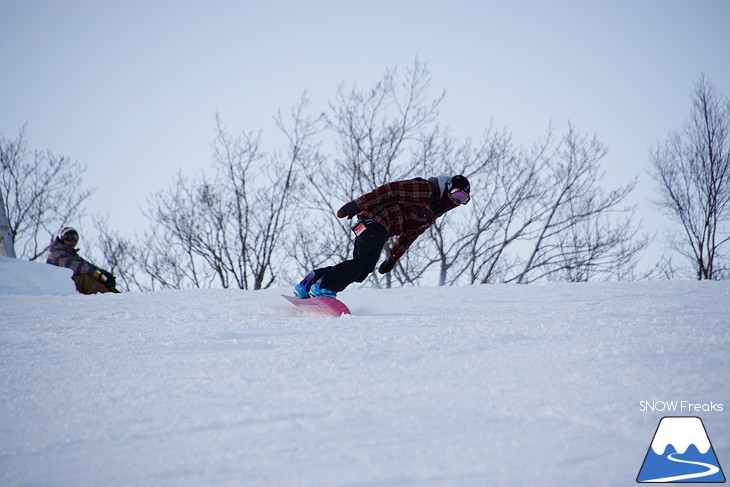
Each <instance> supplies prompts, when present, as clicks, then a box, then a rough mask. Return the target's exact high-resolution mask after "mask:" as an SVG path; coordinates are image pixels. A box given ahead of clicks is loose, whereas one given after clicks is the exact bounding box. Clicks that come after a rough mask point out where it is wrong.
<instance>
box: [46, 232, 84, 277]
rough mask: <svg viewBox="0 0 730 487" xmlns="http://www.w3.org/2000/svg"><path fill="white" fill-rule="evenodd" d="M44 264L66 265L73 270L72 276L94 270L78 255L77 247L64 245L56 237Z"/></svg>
mask: <svg viewBox="0 0 730 487" xmlns="http://www.w3.org/2000/svg"><path fill="white" fill-rule="evenodd" d="M46 264H51V265H55V266H58V267H68V268H69V269H71V270H72V271H74V276H75V275H77V274H93V273H94V271H95V270H96V267H94V265H93V264H91V263H90V262H87V261H86V260H84V259H83V258H81V256H79V254H78V250H77V249H73V248H70V247H67V246H65V245H64V244H63V242H61V241H59V240H58V239H56V240H54V241H53V243H52V244H51V249H50V253H49V254H48V258H47V259H46Z"/></svg>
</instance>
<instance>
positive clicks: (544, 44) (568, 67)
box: [0, 0, 730, 233]
mask: <svg viewBox="0 0 730 487" xmlns="http://www.w3.org/2000/svg"><path fill="white" fill-rule="evenodd" d="M729 20H730V2H728V1H726V0H696V1H690V0H686V1H680V0H632V1H629V0H617V1H610V2H606V1H585V0H584V1H565V0H563V1H552V2H543V1H509V2H508V1H500V2H497V1H458V0H457V1H450V2H440V1H392V0H391V1H375V2H351V1H321V0H320V1H310V2H293V1H291V2H286V1H271V2H249V1H223V0H212V1H206V2H173V1H167V0H166V1H139V0H133V1H129V2H99V1H94V0H88V1H76V0H70V1H63V2H61V1H34V2H22V1H14V0H4V1H2V2H1V3H0V52H1V53H2V60H3V74H2V76H0V92H2V97H1V98H0V132H2V133H3V135H4V136H5V137H6V138H12V137H14V136H15V135H16V134H17V133H18V130H19V129H20V127H21V126H22V125H23V124H25V123H26V122H27V124H28V126H27V133H26V135H27V140H28V142H29V143H30V146H31V147H33V148H38V149H50V150H52V151H53V152H54V153H56V154H62V155H66V156H69V157H71V158H72V159H74V160H77V161H79V162H80V163H81V164H82V165H85V166H86V167H87V171H86V173H85V174H84V175H83V181H84V184H85V186H87V187H96V188H97V189H96V193H95V194H94V196H93V197H92V199H91V200H90V201H89V202H88V204H87V208H88V212H89V213H90V214H108V215H109V222H110V225H111V226H112V228H116V229H120V230H123V231H135V230H136V231H139V232H140V233H141V232H142V231H143V230H144V229H145V228H146V227H147V221H146V220H145V219H144V217H143V216H142V212H141V208H142V207H144V206H145V201H146V198H147V197H148V196H150V195H151V194H152V193H154V192H155V191H158V190H161V189H163V188H165V187H167V186H168V184H169V182H170V180H171V178H172V177H173V176H174V175H175V174H177V172H178V171H180V170H182V171H183V172H184V173H185V174H188V175H191V176H192V175H194V174H197V173H199V172H200V171H201V170H203V169H207V167H208V166H209V164H210V157H211V148H210V143H211V141H212V139H213V136H214V127H215V125H214V117H215V114H216V113H217V112H218V113H220V115H221V118H222V120H223V122H224V124H225V125H226V126H227V127H228V128H229V129H230V130H231V131H233V132H240V131H243V130H245V131H259V130H261V131H262V132H263V134H264V140H266V135H267V134H273V133H274V132H275V130H276V129H275V127H274V124H273V120H272V119H273V116H274V115H275V114H276V112H277V110H279V109H281V110H282V111H287V110H288V109H289V108H290V107H291V106H292V105H294V104H295V103H296V102H297V101H298V100H299V98H300V97H301V95H302V93H303V91H304V90H306V91H307V92H308V95H309V97H310V99H311V106H312V109H313V111H314V112H315V113H316V112H318V111H322V110H325V109H326V106H327V100H329V99H331V98H333V96H334V94H335V91H336V88H337V85H338V84H339V83H340V82H343V81H344V82H345V83H346V84H347V85H350V84H352V83H356V84H357V85H358V86H360V87H363V88H364V87H369V86H371V85H372V84H373V83H375V82H376V81H377V80H379V79H380V78H381V76H382V75H383V73H384V72H385V70H386V68H389V67H394V66H398V67H399V69H400V70H401V71H402V70H404V69H405V68H406V67H408V66H409V65H411V64H412V62H413V60H414V59H415V58H416V57H418V58H419V59H420V60H421V61H422V62H424V63H427V64H428V67H429V70H430V73H431V77H432V90H433V94H434V95H436V94H438V93H439V92H440V91H441V90H445V91H446V98H445V100H444V101H443V103H442V105H441V116H440V121H441V122H442V123H443V124H445V125H448V126H450V127H451V130H452V132H453V133H454V135H457V136H460V137H466V136H471V137H472V138H479V136H480V135H481V134H482V132H483V131H484V129H485V128H486V127H487V126H489V124H490V122H493V123H494V125H495V126H496V127H504V128H506V130H507V131H508V132H511V133H512V134H513V136H514V138H515V140H517V141H519V142H522V143H524V144H525V145H528V144H529V143H530V142H532V141H534V140H535V139H537V137H539V136H540V135H542V134H543V133H544V131H545V129H546V128H547V126H548V125H549V124H550V123H551V122H552V124H553V126H554V128H555V130H556V131H557V132H558V133H561V132H562V131H564V129H565V128H566V126H567V123H568V121H570V122H572V123H573V124H574V125H575V127H576V128H577V130H578V131H579V132H581V133H588V134H593V133H595V134H596V135H597V136H598V139H599V140H601V141H602V142H603V143H604V144H606V145H607V146H608V150H609V152H608V155H607V156H606V158H604V159H603V166H604V168H605V170H606V173H607V179H606V182H605V184H604V187H606V189H609V188H610V187H615V186H616V185H619V184H624V183H626V182H628V181H629V180H630V179H631V178H632V177H633V176H634V175H636V174H640V180H641V184H640V186H639V189H638V190H637V193H635V194H634V198H633V199H634V201H636V202H637V204H639V206H640V215H643V216H642V217H643V218H644V220H645V221H647V216H648V218H649V219H652V217H651V215H652V214H653V212H654V211H655V210H653V209H652V208H651V204H650V202H649V200H650V199H651V198H652V194H651V191H652V190H653V186H652V182H651V181H650V179H649V177H648V176H647V175H646V170H647V169H648V167H649V158H648V151H649V147H650V146H651V145H652V144H653V143H655V142H656V141H657V139H661V138H664V137H666V136H667V135H668V133H669V132H670V131H672V130H677V129H680V128H681V126H682V124H683V122H684V120H685V118H686V117H687V115H688V114H689V110H690V91H691V90H692V88H693V86H694V84H695V83H696V81H697V79H698V78H699V77H700V75H701V74H702V73H704V74H705V75H707V77H708V78H709V80H710V81H711V82H712V83H713V85H714V86H715V88H716V89H717V90H718V91H719V92H720V93H722V94H725V95H730V62H729V61H728V59H730V57H729V56H730V54H729V53H730V30H729V29H728V21H729ZM265 149H266V150H267V151H273V150H275V149H276V147H265ZM414 176H416V175H414ZM475 196H477V197H478V195H475ZM71 223H72V222H69V224H71ZM651 223H652V222H648V221H647V225H651ZM79 226H82V228H86V229H87V232H88V223H87V224H86V225H79Z"/></svg>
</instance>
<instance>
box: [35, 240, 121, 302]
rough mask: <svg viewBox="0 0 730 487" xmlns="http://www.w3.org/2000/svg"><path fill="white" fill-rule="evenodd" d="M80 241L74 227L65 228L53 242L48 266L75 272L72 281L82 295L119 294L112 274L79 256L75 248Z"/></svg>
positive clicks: (47, 260)
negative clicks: (66, 268)
mask: <svg viewBox="0 0 730 487" xmlns="http://www.w3.org/2000/svg"><path fill="white" fill-rule="evenodd" d="M78 241H79V232H77V231H76V230H75V229H74V228H72V227H64V228H63V229H62V230H61V231H60V232H58V236H57V237H56V238H55V239H54V240H53V242H51V247H50V253H49V254H48V258H47V259H46V264H51V265H55V266H58V267H68V268H69V269H71V270H73V271H74V273H73V276H72V279H73V281H74V283H75V284H76V290H77V291H78V292H80V293H81V294H96V293H109V292H113V293H118V292H119V291H118V290H117V288H116V285H117V283H116V279H114V276H113V275H112V273H111V272H109V271H106V270H104V269H100V268H98V267H96V266H95V265H94V264H92V263H90V262H88V261H86V260H84V259H83V258H82V257H81V256H80V255H79V253H78V252H79V250H78V249H76V248H74V247H75V246H76V243H77V242H78Z"/></svg>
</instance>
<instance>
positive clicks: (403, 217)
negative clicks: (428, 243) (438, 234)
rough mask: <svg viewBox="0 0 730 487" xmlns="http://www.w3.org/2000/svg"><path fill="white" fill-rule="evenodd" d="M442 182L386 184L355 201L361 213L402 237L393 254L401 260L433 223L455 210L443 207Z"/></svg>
mask: <svg viewBox="0 0 730 487" xmlns="http://www.w3.org/2000/svg"><path fill="white" fill-rule="evenodd" d="M440 196H441V195H440V194H439V188H438V183H436V182H434V183H433V184H432V183H430V182H429V181H427V180H425V179H423V178H415V179H408V180H405V181H395V182H392V183H388V184H385V185H383V186H380V187H379V188H377V189H375V190H373V191H371V192H370V193H367V194H365V195H363V196H361V197H359V198H358V199H356V200H355V204H357V207H358V209H359V210H360V214H361V215H362V216H364V217H365V218H372V219H373V220H375V221H376V222H378V223H380V224H381V225H383V227H384V228H385V230H386V231H387V232H388V236H389V237H393V236H396V235H398V240H397V241H396V243H395V245H394V246H393V248H392V249H391V250H390V255H391V257H392V258H394V259H399V258H400V257H401V256H402V255H403V254H404V253H405V252H406V250H408V247H410V246H411V244H412V243H413V242H415V240H416V238H418V236H419V235H421V234H422V233H423V232H425V231H426V230H427V229H428V228H429V227H430V226H431V225H432V224H433V222H434V221H435V220H436V219H437V218H438V217H440V216H441V215H443V214H444V213H446V212H447V211H449V210H451V209H452V208H454V207H448V208H443V207H442V206H443V205H442V204H441V197H440Z"/></svg>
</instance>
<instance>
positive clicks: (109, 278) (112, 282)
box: [98, 269, 117, 289]
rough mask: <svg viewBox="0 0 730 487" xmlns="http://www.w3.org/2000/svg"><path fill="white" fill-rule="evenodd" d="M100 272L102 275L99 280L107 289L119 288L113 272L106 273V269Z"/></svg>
mask: <svg viewBox="0 0 730 487" xmlns="http://www.w3.org/2000/svg"><path fill="white" fill-rule="evenodd" d="M98 271H99V274H101V276H100V277H99V280H100V281H101V282H103V283H104V285H105V286H106V287H107V288H109V289H114V288H115V287H116V286H117V280H116V279H114V275H113V274H112V273H111V272H109V271H105V270H104V269H98Z"/></svg>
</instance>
